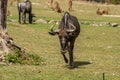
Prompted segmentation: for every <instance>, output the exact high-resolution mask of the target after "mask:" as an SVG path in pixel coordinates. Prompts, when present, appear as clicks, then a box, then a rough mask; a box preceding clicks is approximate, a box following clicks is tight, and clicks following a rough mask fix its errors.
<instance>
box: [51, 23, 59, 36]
mask: <svg viewBox="0 0 120 80" xmlns="http://www.w3.org/2000/svg"><path fill="white" fill-rule="evenodd" d="M54 26H55V24H53V25H52V26H51V27H50V32H49V34H51V35H55V34H56V33H58V32H59V31H60V30H59V29H57V30H53V28H54Z"/></svg>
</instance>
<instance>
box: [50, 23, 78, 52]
mask: <svg viewBox="0 0 120 80" xmlns="http://www.w3.org/2000/svg"><path fill="white" fill-rule="evenodd" d="M69 25H70V26H72V27H73V28H72V29H66V27H61V28H60V29H56V30H53V27H54V25H53V26H52V27H51V30H50V32H49V34H51V35H56V34H57V35H58V37H59V40H60V45H61V52H62V53H65V52H66V50H67V47H68V41H69V37H70V36H72V33H73V32H74V31H75V30H76V27H75V26H74V25H73V24H71V23H69Z"/></svg>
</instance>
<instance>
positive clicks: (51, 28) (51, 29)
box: [50, 24, 55, 32]
mask: <svg viewBox="0 0 120 80" xmlns="http://www.w3.org/2000/svg"><path fill="white" fill-rule="evenodd" d="M54 26H55V24H53V25H52V26H51V27H50V31H52V32H53V28H54Z"/></svg>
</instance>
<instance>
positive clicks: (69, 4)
mask: <svg viewBox="0 0 120 80" xmlns="http://www.w3.org/2000/svg"><path fill="white" fill-rule="evenodd" d="M72 4H73V3H72V0H68V11H72Z"/></svg>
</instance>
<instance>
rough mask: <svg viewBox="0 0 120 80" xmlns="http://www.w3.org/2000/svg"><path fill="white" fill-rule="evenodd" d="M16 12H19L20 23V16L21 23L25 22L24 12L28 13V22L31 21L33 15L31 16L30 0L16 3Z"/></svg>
mask: <svg viewBox="0 0 120 80" xmlns="http://www.w3.org/2000/svg"><path fill="white" fill-rule="evenodd" d="M18 13H19V23H21V17H22V21H23V23H26V14H28V20H29V23H32V18H33V16H32V4H31V1H29V0H25V1H24V2H21V3H18ZM21 14H22V16H21Z"/></svg>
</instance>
